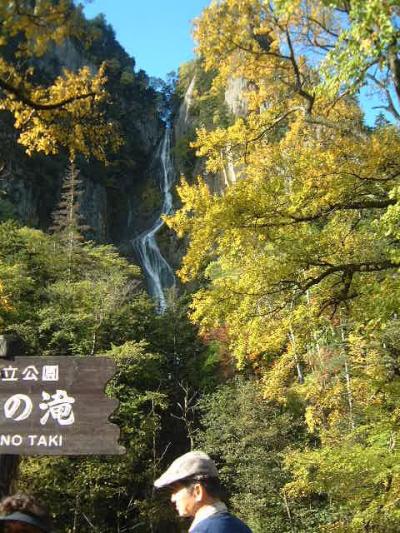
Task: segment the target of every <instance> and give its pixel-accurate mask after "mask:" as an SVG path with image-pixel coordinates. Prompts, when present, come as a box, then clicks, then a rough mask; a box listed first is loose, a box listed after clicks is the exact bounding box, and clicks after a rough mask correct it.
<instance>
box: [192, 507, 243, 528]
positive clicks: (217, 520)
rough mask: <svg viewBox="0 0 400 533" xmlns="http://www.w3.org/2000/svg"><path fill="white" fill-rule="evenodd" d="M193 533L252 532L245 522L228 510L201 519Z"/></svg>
mask: <svg viewBox="0 0 400 533" xmlns="http://www.w3.org/2000/svg"><path fill="white" fill-rule="evenodd" d="M190 531H191V533H251V529H250V528H249V527H248V526H246V524H245V523H244V522H242V521H241V520H239V518H236V516H233V515H231V514H230V513H228V512H227V511H222V512H218V513H215V514H213V515H211V516H209V517H208V518H205V519H204V520H201V522H199V523H198V524H197V525H196V526H195V527H194V528H193V529H191V530H190Z"/></svg>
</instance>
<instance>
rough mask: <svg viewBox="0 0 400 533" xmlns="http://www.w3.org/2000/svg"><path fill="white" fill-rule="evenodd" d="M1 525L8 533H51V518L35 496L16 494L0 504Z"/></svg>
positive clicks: (4, 499)
mask: <svg viewBox="0 0 400 533" xmlns="http://www.w3.org/2000/svg"><path fill="white" fill-rule="evenodd" d="M0 512H1V514H2V516H0V524H2V525H3V526H4V531H5V532H6V533H51V523H50V517H49V514H48V512H47V510H46V509H45V507H44V506H43V505H42V504H40V503H39V502H38V501H37V500H36V499H35V498H34V497H33V496H31V495H28V494H14V495H12V496H7V497H5V498H3V500H2V501H1V502H0Z"/></svg>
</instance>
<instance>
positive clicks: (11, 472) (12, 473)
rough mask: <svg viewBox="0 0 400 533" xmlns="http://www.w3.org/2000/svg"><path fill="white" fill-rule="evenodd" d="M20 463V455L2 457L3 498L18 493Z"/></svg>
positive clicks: (0, 484)
mask: <svg viewBox="0 0 400 533" xmlns="http://www.w3.org/2000/svg"><path fill="white" fill-rule="evenodd" d="M19 461H20V457H19V455H0V497H1V498H3V497H4V496H8V495H9V494H12V493H13V492H15V491H16V483H17V477H18V467H19Z"/></svg>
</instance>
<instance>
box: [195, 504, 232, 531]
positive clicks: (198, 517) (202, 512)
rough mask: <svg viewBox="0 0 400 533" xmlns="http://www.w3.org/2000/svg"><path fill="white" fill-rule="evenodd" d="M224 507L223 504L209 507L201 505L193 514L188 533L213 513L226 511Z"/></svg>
mask: <svg viewBox="0 0 400 533" xmlns="http://www.w3.org/2000/svg"><path fill="white" fill-rule="evenodd" d="M226 510H227V508H226V505H225V504H224V503H223V502H219V501H218V502H215V503H212V504H209V505H203V507H200V509H199V510H198V511H197V513H196V514H195V517H194V520H193V522H192V525H191V526H190V529H189V533H190V532H191V531H193V529H194V528H195V527H196V526H197V524H198V523H199V522H201V521H202V520H205V519H206V518H208V517H209V516H212V515H213V514H215V513H220V512H221V511H226Z"/></svg>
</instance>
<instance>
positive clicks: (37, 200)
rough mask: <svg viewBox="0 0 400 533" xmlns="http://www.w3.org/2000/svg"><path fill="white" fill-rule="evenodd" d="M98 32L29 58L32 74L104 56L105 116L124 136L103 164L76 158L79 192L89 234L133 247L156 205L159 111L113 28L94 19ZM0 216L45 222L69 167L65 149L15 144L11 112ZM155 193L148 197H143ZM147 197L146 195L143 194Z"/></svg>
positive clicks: (94, 63)
mask: <svg viewBox="0 0 400 533" xmlns="http://www.w3.org/2000/svg"><path fill="white" fill-rule="evenodd" d="M93 24H97V26H98V28H97V29H100V30H101V31H100V32H98V38H97V40H94V42H93V45H92V47H91V49H89V50H82V47H80V46H79V43H77V42H73V41H66V42H65V43H64V44H63V45H62V46H60V47H57V48H54V50H52V51H51V52H50V53H48V54H47V55H46V56H45V57H44V58H42V59H41V60H40V62H38V64H37V65H35V67H36V70H37V71H38V74H39V75H40V76H41V77H42V78H43V79H44V80H46V79H51V78H53V77H55V76H57V75H59V74H60V73H61V72H62V69H63V68H68V69H72V70H77V69H79V68H81V67H82V66H84V65H88V66H89V67H90V68H92V69H93V70H94V69H97V67H98V65H99V64H100V63H102V62H103V61H106V63H107V74H108V79H109V82H108V85H109V87H108V88H109V92H110V94H111V95H112V99H113V101H112V103H111V105H110V108H109V111H108V113H109V116H110V119H111V120H114V121H117V122H118V124H119V127H120V131H121V135H122V137H123V139H124V141H125V143H124V146H123V147H122V148H121V150H120V151H119V152H118V153H117V154H114V155H111V156H110V164H109V166H107V167H105V166H104V165H102V164H100V163H98V162H97V161H92V160H90V161H86V160H84V159H83V158H82V159H78V160H77V167H78V169H79V170H80V177H81V179H82V180H83V182H84V192H83V196H82V199H81V207H82V215H83V217H84V220H85V224H86V225H88V226H90V228H91V229H90V231H89V232H88V235H87V236H88V237H89V238H91V239H94V240H96V241H98V242H112V243H114V244H116V245H117V246H120V247H121V248H122V249H125V250H126V253H127V254H129V253H131V250H130V246H129V241H130V239H131V238H132V235H134V234H137V233H138V232H140V231H141V230H142V229H143V227H145V226H146V223H147V218H150V217H151V212H152V211H154V210H155V209H156V204H157V200H158V199H157V192H156V191H157V185H156V178H155V176H153V175H152V172H153V169H152V156H153V153H154V150H155V148H156V146H157V144H158V142H159V140H160V138H161V137H162V135H163V129H164V126H163V123H162V121H161V120H160V118H159V113H158V110H157V105H158V104H157V94H156V92H155V91H154V90H153V89H152V88H151V86H150V83H149V78H148V77H147V76H146V74H145V73H144V72H143V71H140V72H138V73H136V72H135V70H134V60H133V59H132V58H130V57H129V56H128V55H127V54H126V53H125V51H124V50H123V49H122V48H121V46H120V45H119V44H118V43H117V42H116V40H115V38H114V34H113V32H112V30H111V29H110V28H109V27H107V26H106V25H105V23H104V21H102V20H101V19H99V20H97V21H93ZM0 131H1V133H0V141H1V145H0V219H4V218H6V217H8V216H9V215H10V213H12V214H13V215H14V216H15V218H18V219H19V220H21V221H22V223H24V224H27V225H30V226H34V227H38V228H40V229H44V230H46V229H48V228H49V226H50V225H51V214H52V212H53V211H54V209H55V207H56V205H57V202H58V201H59V198H60V192H61V184H62V179H63V176H64V174H65V172H66V169H67V164H68V161H67V158H66V155H65V154H59V155H58V156H57V157H45V156H42V155H34V156H32V157H28V156H27V155H26V154H25V153H24V152H23V150H22V148H21V147H20V146H19V145H18V143H17V134H16V132H15V130H14V128H13V125H12V123H11V121H10V117H9V116H8V115H7V114H5V113H2V114H0ZM152 191H153V196H154V198H153V199H152V200H151V201H149V200H148V197H149V196H151V195H152ZM146 198H147V201H146Z"/></svg>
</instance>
